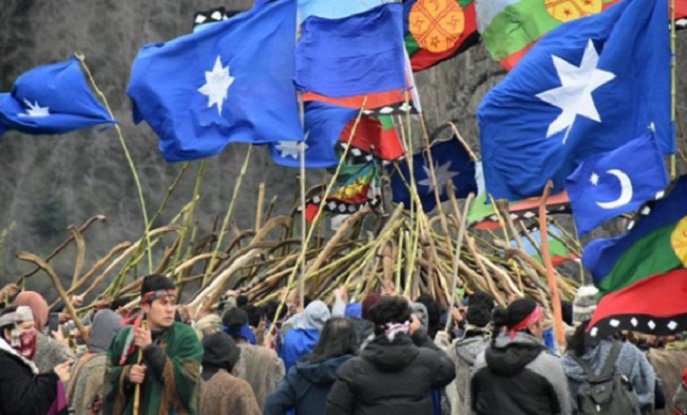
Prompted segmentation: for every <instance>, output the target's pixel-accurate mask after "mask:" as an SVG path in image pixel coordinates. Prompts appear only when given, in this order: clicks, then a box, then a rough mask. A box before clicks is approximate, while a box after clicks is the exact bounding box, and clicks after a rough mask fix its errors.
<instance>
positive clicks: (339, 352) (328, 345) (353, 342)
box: [303, 317, 358, 362]
mask: <svg viewBox="0 0 687 415" xmlns="http://www.w3.org/2000/svg"><path fill="white" fill-rule="evenodd" d="M357 352H358V335H357V333H356V332H355V327H353V324H352V323H351V322H350V321H349V320H348V319H345V318H343V317H332V318H330V319H329V320H327V322H326V323H324V327H322V332H321V333H320V340H319V341H318V342H317V344H316V345H315V349H314V350H313V352H312V354H311V355H309V356H306V357H305V358H303V361H306V362H315V361H321V360H327V359H331V358H333V357H339V356H343V355H347V354H356V353H357Z"/></svg>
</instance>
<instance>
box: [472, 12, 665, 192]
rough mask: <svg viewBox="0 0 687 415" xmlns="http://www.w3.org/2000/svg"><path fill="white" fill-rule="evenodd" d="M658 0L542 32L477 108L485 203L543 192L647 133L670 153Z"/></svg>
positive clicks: (662, 26)
mask: <svg viewBox="0 0 687 415" xmlns="http://www.w3.org/2000/svg"><path fill="white" fill-rule="evenodd" d="M667 15H668V2H667V1H662V0H623V1H621V2H619V3H618V4H616V5H615V6H613V7H611V8H609V9H608V10H606V11H604V12H603V13H599V14H596V15H593V16H589V17H584V18H581V19H577V20H573V21H571V22H568V23H565V24H563V25H561V26H559V27H558V28H557V29H556V30H553V31H551V32H549V33H548V34H547V35H546V36H544V37H543V38H542V39H541V40H540V41H539V42H537V44H536V45H535V46H534V47H533V48H532V50H530V51H529V52H528V53H527V55H525V57H524V58H523V59H522V60H521V61H520V62H519V63H518V64H517V65H516V66H515V68H514V69H513V70H512V71H511V72H510V73H509V74H508V75H507V76H506V78H505V79H504V80H503V81H502V82H501V83H500V84H499V85H497V86H496V87H495V88H493V89H492V90H491V91H489V93H488V94H487V95H486V96H485V98H484V99H483V100H482V103H481V104H480V106H479V109H478V110H477V119H478V122H479V126H480V140H481V144H482V145H481V149H482V162H483V165H484V178H485V180H486V190H487V192H488V193H489V194H491V195H492V196H493V197H494V199H496V200H498V199H501V198H505V199H508V200H519V199H523V198H526V197H532V196H538V195H541V194H542V192H543V190H544V187H545V185H546V183H547V182H548V181H549V180H553V182H554V189H553V193H554V194H555V193H558V192H560V191H562V190H563V188H564V186H565V180H566V178H567V177H568V176H569V175H570V174H571V173H572V172H573V171H574V170H575V168H576V167H577V166H578V165H579V164H580V163H581V162H582V161H583V160H585V159H586V158H588V157H591V156H594V155H597V154H600V153H604V152H607V151H612V150H614V149H616V148H618V147H621V146H622V145H624V144H626V143H627V142H628V141H629V140H632V139H634V138H637V137H639V136H641V135H642V134H644V133H645V132H646V130H647V129H648V128H649V126H650V125H652V124H653V125H654V126H655V130H656V141H657V142H658V144H659V145H660V147H661V150H662V151H663V153H664V154H671V153H674V152H675V134H674V127H673V123H672V122H671V119H670V62H671V52H670V36H668V35H666V26H667V22H668V21H667V19H666V16H667Z"/></svg>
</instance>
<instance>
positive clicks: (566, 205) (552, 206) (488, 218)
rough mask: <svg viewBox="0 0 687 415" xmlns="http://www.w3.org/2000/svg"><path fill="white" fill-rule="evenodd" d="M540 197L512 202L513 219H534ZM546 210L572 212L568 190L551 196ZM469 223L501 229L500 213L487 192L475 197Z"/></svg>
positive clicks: (476, 226)
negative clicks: (489, 200)
mask: <svg viewBox="0 0 687 415" xmlns="http://www.w3.org/2000/svg"><path fill="white" fill-rule="evenodd" d="M538 210H539V198H536V197H533V198H530V199H525V200H520V201H516V202H510V203H509V204H508V211H509V212H510V215H511V218H513V219H532V218H535V217H536V216H537V215H538ZM546 210H547V212H548V213H549V214H556V213H570V198H569V197H568V192H565V191H564V192H562V193H559V194H557V195H553V196H551V197H549V199H548V200H547V202H546ZM468 223H469V224H470V225H471V226H472V228H473V229H477V230H480V231H490V230H495V229H499V228H500V227H501V225H500V223H499V218H498V215H497V214H496V210H495V207H494V205H493V204H491V203H488V201H487V200H486V194H485V193H481V194H479V195H478V196H477V198H476V199H475V203H474V204H473V205H472V207H471V209H470V213H469V214H468Z"/></svg>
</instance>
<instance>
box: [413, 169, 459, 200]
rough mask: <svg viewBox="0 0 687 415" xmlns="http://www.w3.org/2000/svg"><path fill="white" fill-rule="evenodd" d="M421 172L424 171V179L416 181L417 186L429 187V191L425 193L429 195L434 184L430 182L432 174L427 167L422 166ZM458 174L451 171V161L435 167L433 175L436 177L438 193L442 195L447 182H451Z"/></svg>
mask: <svg viewBox="0 0 687 415" xmlns="http://www.w3.org/2000/svg"><path fill="white" fill-rule="evenodd" d="M422 170H424V172H425V178H424V179H422V180H418V181H417V184H419V185H421V186H427V187H429V190H428V191H427V192H428V193H430V192H432V191H434V183H433V182H432V172H431V171H430V169H429V167H427V165H423V166H422ZM459 174H460V172H458V171H451V161H447V162H446V163H444V164H442V165H441V166H437V167H435V168H434V175H435V176H436V179H437V186H439V189H440V192H441V193H443V192H444V190H445V189H446V183H447V182H448V181H449V180H451V181H453V178H454V177H456V176H458V175H459Z"/></svg>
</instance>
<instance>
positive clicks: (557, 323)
mask: <svg viewBox="0 0 687 415" xmlns="http://www.w3.org/2000/svg"><path fill="white" fill-rule="evenodd" d="M552 188H553V182H552V181H551V180H549V181H548V182H547V183H546V186H545V187H544V194H543V195H542V197H541V200H540V201H539V229H541V255H542V259H543V260H544V265H545V266H546V281H547V282H548V284H549V292H550V293H551V306H552V308H553V323H554V328H555V333H556V341H557V342H558V345H559V346H560V349H561V350H562V349H563V348H564V347H565V344H566V341H565V334H564V331H563V310H562V308H561V296H560V293H559V292H558V281H557V280H556V276H555V275H554V273H553V263H552V262H551V252H550V251H549V227H548V222H547V220H546V201H547V200H548V199H549V196H550V195H551V189H552Z"/></svg>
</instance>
